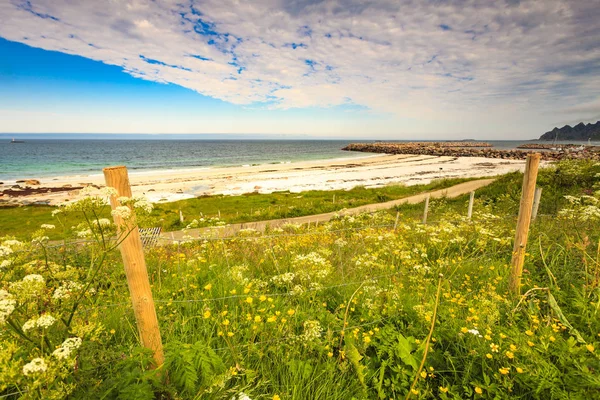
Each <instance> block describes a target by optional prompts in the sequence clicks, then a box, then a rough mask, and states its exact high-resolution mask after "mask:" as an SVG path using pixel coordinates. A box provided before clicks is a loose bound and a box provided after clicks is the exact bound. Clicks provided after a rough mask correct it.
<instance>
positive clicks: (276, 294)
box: [82, 271, 402, 312]
mask: <svg viewBox="0 0 600 400" xmlns="http://www.w3.org/2000/svg"><path fill="white" fill-rule="evenodd" d="M401 274H402V272H400V271H398V272H393V273H389V274H383V275H377V276H373V277H370V278H367V279H363V280H361V281H352V282H345V283H339V284H336V285H329V286H320V287H316V288H308V289H304V290H303V292H302V293H307V292H318V291H325V290H329V289H334V288H338V287H345V286H352V285H359V284H364V283H368V282H375V281H377V280H379V279H383V278H389V277H392V276H397V275H401ZM294 295H295V294H294V293H292V292H285V293H267V294H262V296H266V297H286V296H294ZM248 297H255V295H252V294H249V293H247V294H236V295H230V296H222V297H211V298H204V299H184V300H172V299H171V300H165V299H154V303H157V304H164V303H172V304H181V303H207V302H211V301H222V300H231V299H241V298H248ZM123 305H127V306H131V302H123V303H112V304H99V305H95V306H94V307H88V308H85V309H82V312H85V311H93V310H95V309H98V308H111V307H119V306H123Z"/></svg>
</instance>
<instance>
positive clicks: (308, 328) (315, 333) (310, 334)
mask: <svg viewBox="0 0 600 400" xmlns="http://www.w3.org/2000/svg"><path fill="white" fill-rule="evenodd" d="M322 331H323V328H321V324H320V323H319V321H316V320H308V321H305V322H304V333H303V334H302V335H300V337H301V339H302V340H303V341H304V342H310V341H312V340H314V339H317V338H320V337H321V332H322Z"/></svg>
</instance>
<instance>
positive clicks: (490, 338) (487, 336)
mask: <svg viewBox="0 0 600 400" xmlns="http://www.w3.org/2000/svg"><path fill="white" fill-rule="evenodd" d="M483 338H484V339H485V340H492V337H491V336H490V335H485V336H484V337H483Z"/></svg>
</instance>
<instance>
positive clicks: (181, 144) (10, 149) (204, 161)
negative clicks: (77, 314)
mask: <svg viewBox="0 0 600 400" xmlns="http://www.w3.org/2000/svg"><path fill="white" fill-rule="evenodd" d="M348 143H350V142H349V141H337V140H324V141H320V140H302V141H295V140H281V141H277V140H43V139H37V140H33V139H32V140H24V143H18V144H12V143H10V139H8V140H0V181H9V180H14V179H26V178H37V177H49V176H61V175H91V174H101V173H102V168H104V167H107V166H111V165H126V166H127V168H128V169H129V170H130V171H132V172H135V171H142V170H161V169H188V168H202V167H215V166H242V165H252V164H268V163H285V162H293V161H306V160H321V159H334V158H354V157H365V156H366V155H367V154H365V153H355V152H347V151H342V150H341V148H342V147H344V146H346V145H347V144H348Z"/></svg>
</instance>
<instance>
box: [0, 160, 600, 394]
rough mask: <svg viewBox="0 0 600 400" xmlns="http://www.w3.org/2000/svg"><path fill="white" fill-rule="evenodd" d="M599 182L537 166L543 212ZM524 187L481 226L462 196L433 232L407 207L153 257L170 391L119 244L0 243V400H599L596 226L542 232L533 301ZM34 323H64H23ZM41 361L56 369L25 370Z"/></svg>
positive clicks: (573, 224) (481, 208)
mask: <svg viewBox="0 0 600 400" xmlns="http://www.w3.org/2000/svg"><path fill="white" fill-rule="evenodd" d="M598 172H600V169H599V168H598V167H597V166H594V165H592V164H585V163H581V164H578V166H576V164H573V163H571V164H570V163H561V164H560V165H559V166H558V167H556V168H550V169H546V170H543V171H541V172H540V175H539V183H540V185H541V186H542V187H544V190H545V193H546V196H543V197H542V199H543V200H542V205H541V207H540V208H541V210H540V212H541V213H542V214H546V213H547V214H554V215H555V214H557V213H558V212H559V211H560V210H564V208H565V207H571V206H570V205H569V204H568V203H567V202H566V200H565V199H564V196H565V195H577V196H581V195H584V194H590V193H594V191H595V190H597V189H598V188H599V185H600V175H598ZM521 180H522V175H521V174H516V173H515V174H509V175H506V176H503V177H501V178H500V179H499V180H497V181H496V182H494V183H492V184H491V185H489V186H488V187H486V188H482V189H480V190H478V191H477V196H476V202H475V213H474V216H473V219H472V220H471V221H466V220H465V219H464V216H465V215H466V208H467V201H468V195H466V196H462V197H460V198H458V199H452V200H450V199H439V200H435V201H432V202H431V212H430V219H429V221H430V222H431V223H428V224H426V225H423V224H421V223H420V222H419V221H420V215H421V212H422V208H423V205H422V204H418V205H402V206H399V207H398V208H397V210H398V211H399V212H400V213H401V214H402V220H401V223H400V224H399V226H398V228H397V229H396V230H393V229H391V228H390V227H389V225H390V224H392V223H393V222H394V219H395V212H396V210H389V211H387V212H378V213H374V214H362V215H357V216H346V217H340V218H336V219H334V220H333V221H331V222H329V223H325V224H321V225H319V226H318V227H314V226H313V227H311V228H308V227H307V226H303V227H294V226H288V227H285V230H284V231H280V230H277V231H276V230H274V231H273V232H270V234H269V235H267V236H263V235H261V234H259V233H256V232H251V231H246V232H243V233H240V235H238V236H237V237H233V238H228V239H223V240H221V239H220V240H206V241H205V240H201V241H192V242H189V243H175V244H173V245H169V246H164V247H156V248H152V249H148V250H147V251H146V252H145V259H146V264H147V270H148V276H149V280H150V284H151V286H152V293H153V296H154V300H155V306H156V314H157V318H158V323H159V327H160V332H161V335H162V341H163V343H164V345H165V356H166V360H167V362H166V364H165V369H166V370H167V371H168V375H169V380H168V381H162V382H161V381H160V379H159V376H157V375H156V374H155V372H153V371H152V370H149V369H148V368H147V366H148V364H149V362H150V360H151V357H150V355H149V354H148V352H147V351H144V350H143V349H142V348H141V347H140V346H139V338H138V331H137V328H136V325H135V318H134V315H133V311H132V307H131V300H130V298H129V292H128V287H127V280H126V276H125V273H124V269H123V265H122V262H121V256H120V254H119V252H118V251H116V250H112V251H108V252H106V253H105V252H104V248H103V246H96V245H93V244H90V245H81V246H77V247H67V248H66V249H63V248H55V247H51V248H43V247H42V246H39V245H38V244H32V243H29V242H27V243H21V244H18V243H17V244H15V243H14V242H12V243H9V241H4V242H2V241H1V239H0V243H2V245H3V246H9V247H11V246H12V247H11V248H13V247H14V250H15V251H14V252H10V251H7V250H6V247H5V248H2V249H1V250H2V252H3V254H4V256H2V257H3V258H6V259H9V260H10V261H11V263H10V267H9V268H4V269H1V270H0V274H1V275H0V277H1V278H2V280H1V281H0V289H2V290H3V291H5V292H2V296H3V299H4V302H3V303H2V305H3V307H5V308H3V309H2V311H3V312H4V314H3V317H4V316H5V315H7V318H8V320H9V322H10V323H11V324H6V323H5V324H2V325H0V365H2V366H3V369H2V370H0V371H2V372H1V373H0V396H9V397H8V398H11V397H10V395H11V393H15V392H16V393H20V392H23V393H27V397H28V398H33V399H39V398H74V399H86V398H107V399H113V398H127V399H140V400H142V399H144V400H153V399H199V398H202V399H232V398H239V397H238V395H239V394H240V393H241V392H243V393H245V394H247V395H248V396H249V397H250V398H251V399H260V400H265V399H273V398H277V397H275V396H278V397H279V398H281V399H282V400H284V399H286V400H287V399H294V400H304V399H311V400H312V399H339V400H343V399H378V398H407V396H410V394H409V393H410V392H409V390H410V388H411V384H412V383H413V382H416V383H415V390H416V393H415V394H414V395H413V396H412V397H410V398H412V399H417V398H419V399H443V400H446V399H466V398H475V399H479V398H489V399H510V398H519V399H562V398H573V399H580V398H583V399H585V398H589V399H593V398H597V394H598V393H599V391H600V379H599V378H598V371H599V370H600V356H599V355H598V352H599V349H600V339H599V333H600V319H599V318H598V310H599V305H600V255H599V252H598V243H599V241H600V231H599V230H598V229H597V224H598V219H587V220H586V219H577V218H557V217H554V218H541V219H539V220H537V221H536V222H535V223H534V224H532V229H531V231H530V238H529V244H528V247H527V255H526V258H525V266H524V267H525V268H524V274H523V289H522V293H527V295H526V296H525V297H519V296H516V295H514V294H512V293H511V292H509V291H508V277H509V273H510V267H509V263H510V260H511V256H512V250H513V246H512V240H513V237H514V228H515V218H513V217H514V216H516V214H517V211H518V209H519V197H520V193H519V192H520V183H521ZM596 196H597V195H596ZM251 197H252V196H251ZM576 211H577V212H580V211H582V209H580V208H577V207H576ZM575 215H576V216H578V215H581V214H575ZM105 257H106V258H105ZM0 261H2V260H0ZM31 274H40V275H42V276H43V278H44V282H43V283H42V284H41V285H37V286H36V284H34V282H35V281H36V280H35V279H32V277H31ZM27 275H30V276H29V279H24V277H26V276H27ZM38 281H39V279H38ZM69 282H70V283H71V284H72V283H73V282H75V283H79V284H80V285H81V286H80V287H83V286H84V284H88V283H89V284H90V286H89V287H90V288H91V289H93V290H88V291H83V292H82V293H84V294H85V295H84V296H83V297H82V298H80V299H79V300H78V301H79V303H77V305H76V304H75V303H76V300H75V299H74V296H70V297H65V298H60V299H57V298H56V296H55V294H56V292H57V288H61V287H64V286H65V283H69ZM438 288H439V289H438ZM438 290H439V293H440V297H439V298H437V297H436V293H438ZM75 292H76V293H79V292H77V290H75ZM10 296H12V297H10ZM13 298H14V299H16V300H15V305H16V307H15V308H14V310H10V312H9V313H8V314H6V311H5V310H6V307H7V305H9V306H10V304H9V303H8V302H7V301H6V299H8V300H11V299H13ZM17 301H18V302H17ZM9 308H10V307H9ZM74 309H75V310H76V312H75V314H74V318H73V319H72V321H71V320H70V319H69V318H68V316H69V315H70V314H71V313H72V312H73V310H74ZM434 311H436V314H435V315H436V318H435V319H434V320H433V321H434V322H435V324H434V325H433V331H432V336H431V337H432V339H431V342H430V343H429V345H430V346H431V347H430V348H429V352H428V353H427V355H426V356H425V348H426V344H427V341H428V337H429V332H430V329H431V327H432V316H433V315H434ZM42 314H49V315H52V316H54V317H56V323H54V324H53V325H51V326H49V327H47V328H45V329H39V327H38V328H33V329H28V330H27V332H22V331H21V330H20V327H21V326H23V324H24V321H28V320H33V321H35V320H37V318H38V317H39V316H40V315H42ZM315 323H318V324H317V325H316V324H315ZM315 326H319V327H320V328H321V329H316V330H315V329H313V328H314V327H315ZM73 336H76V337H81V338H82V345H81V347H80V348H79V350H76V354H73V355H71V356H70V358H69V360H70V361H64V362H62V361H59V360H57V359H56V357H55V356H53V355H51V352H52V351H53V349H54V348H55V346H57V345H60V343H62V342H63V341H64V340H65V338H67V337H73ZM37 357H42V358H44V359H45V360H46V363H47V364H48V365H49V368H48V370H47V371H46V372H45V373H44V374H38V375H33V376H32V375H28V376H26V375H24V374H23V373H22V370H23V366H24V365H25V364H27V363H29V362H30V361H31V360H32V359H34V358H37ZM422 360H424V367H425V370H424V371H421V370H419V365H420V364H421V362H422ZM75 362H76V364H75ZM415 379H416V380H415ZM69 385H73V386H72V387H70V386H69ZM13 397H14V398H18V397H19V396H13Z"/></svg>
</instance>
